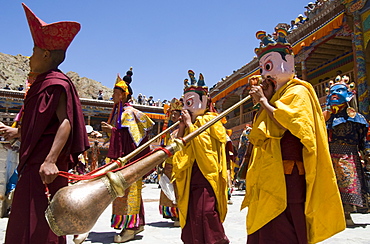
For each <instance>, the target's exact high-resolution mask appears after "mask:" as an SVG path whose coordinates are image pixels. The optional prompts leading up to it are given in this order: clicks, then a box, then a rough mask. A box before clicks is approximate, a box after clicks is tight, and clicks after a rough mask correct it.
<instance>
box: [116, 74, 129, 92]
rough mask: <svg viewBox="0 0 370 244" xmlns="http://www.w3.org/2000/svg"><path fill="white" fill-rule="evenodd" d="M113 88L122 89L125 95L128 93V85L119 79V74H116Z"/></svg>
mask: <svg viewBox="0 0 370 244" xmlns="http://www.w3.org/2000/svg"><path fill="white" fill-rule="evenodd" d="M114 88H120V89H122V90H123V92H124V93H125V94H126V96H127V95H128V94H130V92H129V89H128V85H127V84H126V82H125V81H124V80H122V79H121V77H119V74H117V79H116V84H114Z"/></svg>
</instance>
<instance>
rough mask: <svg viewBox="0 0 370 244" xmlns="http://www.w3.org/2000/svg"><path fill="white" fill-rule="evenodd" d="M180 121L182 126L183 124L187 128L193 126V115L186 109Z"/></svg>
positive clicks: (182, 112)
mask: <svg viewBox="0 0 370 244" xmlns="http://www.w3.org/2000/svg"><path fill="white" fill-rule="evenodd" d="M180 121H181V122H180V124H181V123H183V124H184V125H185V127H189V126H190V125H191V124H192V122H191V114H190V113H189V111H188V110H186V109H184V110H182V111H181V116H180Z"/></svg>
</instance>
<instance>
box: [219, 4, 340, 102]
mask: <svg viewBox="0 0 370 244" xmlns="http://www.w3.org/2000/svg"><path fill="white" fill-rule="evenodd" d="M343 17H344V11H342V12H340V13H338V14H337V15H336V16H334V17H332V18H331V19H329V20H328V21H327V22H325V23H324V24H322V25H321V26H320V27H318V28H317V29H316V30H314V31H312V32H311V33H308V34H307V35H305V36H304V37H302V38H301V39H299V40H298V41H296V42H295V43H294V44H293V45H292V46H293V51H294V53H295V54H297V53H299V52H300V51H301V50H302V48H303V47H307V46H310V45H311V44H312V43H313V42H315V41H317V40H319V39H320V38H322V37H324V36H326V35H328V34H330V32H331V31H332V30H335V29H338V28H340V27H341V26H342V25H343ZM258 74H259V68H258V67H257V68H255V69H254V70H253V71H252V72H250V73H248V74H247V75H246V76H244V77H243V78H241V79H239V80H237V81H235V82H234V83H233V84H231V85H230V86H228V87H227V88H226V89H224V90H223V91H221V92H220V93H218V94H217V95H216V96H215V97H214V98H212V102H214V103H215V102H217V101H218V100H220V99H222V98H224V97H226V96H227V95H228V94H230V93H232V92H233V91H234V90H236V89H237V88H239V87H242V86H245V85H246V84H247V83H248V78H249V77H250V76H252V75H258Z"/></svg>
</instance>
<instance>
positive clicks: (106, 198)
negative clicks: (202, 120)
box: [45, 96, 250, 236]
mask: <svg viewBox="0 0 370 244" xmlns="http://www.w3.org/2000/svg"><path fill="white" fill-rule="evenodd" d="M249 99H250V96H247V97H246V98H244V99H243V100H241V101H239V102H238V103H236V104H234V105H233V106H232V107H230V108H229V109H227V110H225V111H224V112H222V113H221V114H219V115H218V116H216V117H215V118H213V119H212V120H210V121H209V122H207V123H206V124H204V125H203V126H201V127H200V128H198V129H197V130H196V131H194V132H192V133H190V134H188V135H187V136H186V137H184V138H183V140H184V141H185V142H189V141H190V140H192V139H193V138H194V137H196V136H197V135H199V134H200V133H202V132H203V131H205V130H206V129H208V128H209V127H210V126H212V125H213V124H215V123H216V122H217V121H219V120H220V119H222V118H223V117H224V116H225V115H227V114H228V113H230V112H231V111H232V110H234V109H235V108H237V107H239V106H240V105H242V104H243V103H245V102H246V101H247V100H249ZM182 148H183V141H182V140H180V139H175V142H174V143H171V144H170V145H168V146H166V147H165V149H164V150H159V151H156V152H154V153H152V154H150V155H149V156H147V157H145V158H143V159H141V160H139V161H138V162H136V163H135V164H133V165H131V166H130V167H127V168H124V169H122V170H120V171H117V172H115V173H113V172H108V173H107V174H106V175H105V176H104V177H102V178H99V179H97V180H93V181H88V182H84V183H79V184H74V185H72V186H67V187H63V188H61V189H60V190H59V191H58V192H57V193H56V194H55V195H54V197H53V199H52V201H51V202H50V205H49V206H48V208H47V209H46V211H45V217H46V219H47V221H48V223H49V226H50V228H51V230H52V231H53V232H54V233H55V234H57V235H59V236H62V235H77V234H83V233H87V232H89V231H90V230H91V228H92V227H93V226H94V225H95V223H96V221H97V220H98V218H99V216H100V215H101V214H102V213H103V211H104V210H105V209H106V208H107V207H108V206H109V204H110V203H111V202H112V201H113V200H114V199H115V198H116V197H119V196H123V195H124V192H125V189H127V188H128V187H129V186H130V185H131V184H132V183H134V182H136V181H137V180H139V179H140V178H141V177H143V176H144V175H145V174H146V173H147V172H149V171H150V170H151V169H153V168H154V167H155V166H157V165H158V164H160V163H162V162H163V161H164V160H165V159H166V158H168V157H169V155H168V154H167V153H166V151H167V152H170V153H171V154H174V153H175V152H177V151H180V150H182Z"/></svg>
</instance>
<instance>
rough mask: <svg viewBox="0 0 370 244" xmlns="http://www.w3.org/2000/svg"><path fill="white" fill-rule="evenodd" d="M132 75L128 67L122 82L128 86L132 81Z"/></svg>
mask: <svg viewBox="0 0 370 244" xmlns="http://www.w3.org/2000/svg"><path fill="white" fill-rule="evenodd" d="M133 75H134V73H133V72H132V67H130V70H128V71H127V72H126V75H125V76H124V77H123V78H122V80H124V81H126V83H127V84H130V83H131V81H132V77H131V76H133Z"/></svg>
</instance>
